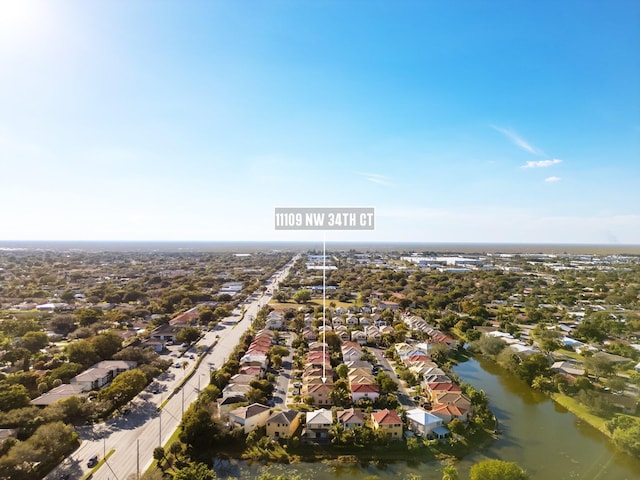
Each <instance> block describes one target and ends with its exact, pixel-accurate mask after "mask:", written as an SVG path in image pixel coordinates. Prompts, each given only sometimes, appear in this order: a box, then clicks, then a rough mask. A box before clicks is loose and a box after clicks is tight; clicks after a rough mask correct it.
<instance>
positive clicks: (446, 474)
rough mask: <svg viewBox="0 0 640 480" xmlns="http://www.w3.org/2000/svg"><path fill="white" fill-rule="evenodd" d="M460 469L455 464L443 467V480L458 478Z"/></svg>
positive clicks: (455, 479) (456, 479)
mask: <svg viewBox="0 0 640 480" xmlns="http://www.w3.org/2000/svg"><path fill="white" fill-rule="evenodd" d="M459 478H460V477H459V476H458V470H456V467H454V466H453V465H447V466H446V467H444V468H443V469H442V480H458V479H459Z"/></svg>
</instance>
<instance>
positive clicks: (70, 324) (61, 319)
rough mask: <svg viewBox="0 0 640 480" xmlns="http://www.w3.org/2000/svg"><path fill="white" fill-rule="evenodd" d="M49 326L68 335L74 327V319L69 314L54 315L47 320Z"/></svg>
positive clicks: (61, 333)
mask: <svg viewBox="0 0 640 480" xmlns="http://www.w3.org/2000/svg"><path fill="white" fill-rule="evenodd" d="M49 327H50V328H51V330H53V331H54V332H56V333H59V334H60V335H64V336H66V335H69V333H70V332H73V330H75V328H76V319H75V318H74V317H72V316H71V315H56V316H55V317H53V318H52V319H51V320H50V321H49Z"/></svg>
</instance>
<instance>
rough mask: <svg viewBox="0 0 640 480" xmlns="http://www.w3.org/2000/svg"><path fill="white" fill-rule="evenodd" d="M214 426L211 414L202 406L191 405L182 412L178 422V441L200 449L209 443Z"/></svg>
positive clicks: (190, 447) (188, 446) (214, 432)
mask: <svg viewBox="0 0 640 480" xmlns="http://www.w3.org/2000/svg"><path fill="white" fill-rule="evenodd" d="M215 434H216V428H215V425H214V423H213V420H212V419H211V414H210V413H209V412H208V411H207V410H206V409H204V408H201V407H198V406H191V407H189V409H187V411H186V412H184V416H183V417H182V423H181V424H180V434H179V438H180V441H181V442H182V443H184V444H186V445H187V448H189V449H191V450H196V451H201V450H204V449H206V448H207V447H209V446H210V445H211V438H212V437H213V436H214V435H215Z"/></svg>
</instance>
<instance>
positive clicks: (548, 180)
mask: <svg viewBox="0 0 640 480" xmlns="http://www.w3.org/2000/svg"><path fill="white" fill-rule="evenodd" d="M544 181H545V182H548V183H554V182H559V181H560V177H547V178H545V179H544Z"/></svg>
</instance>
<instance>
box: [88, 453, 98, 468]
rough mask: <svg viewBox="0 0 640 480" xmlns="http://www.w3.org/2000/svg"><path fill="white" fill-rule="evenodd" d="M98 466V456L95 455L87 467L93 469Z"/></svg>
mask: <svg viewBox="0 0 640 480" xmlns="http://www.w3.org/2000/svg"><path fill="white" fill-rule="evenodd" d="M97 464H98V455H94V456H93V457H91V458H90V459H89V460H87V467H89V468H93V467H95V466H96V465H97Z"/></svg>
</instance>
